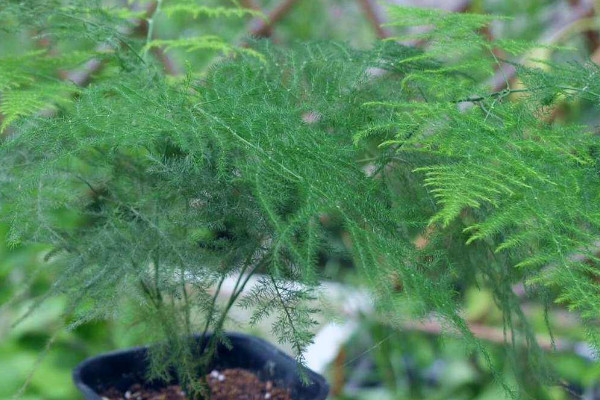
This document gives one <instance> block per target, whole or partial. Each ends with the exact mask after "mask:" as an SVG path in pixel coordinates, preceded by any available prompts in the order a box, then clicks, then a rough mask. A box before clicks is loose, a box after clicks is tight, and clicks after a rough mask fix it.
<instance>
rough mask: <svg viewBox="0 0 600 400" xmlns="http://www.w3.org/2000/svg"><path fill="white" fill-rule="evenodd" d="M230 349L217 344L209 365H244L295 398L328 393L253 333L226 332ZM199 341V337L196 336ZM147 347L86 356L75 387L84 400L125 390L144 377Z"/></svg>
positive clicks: (315, 399) (316, 399) (319, 399)
mask: <svg viewBox="0 0 600 400" xmlns="http://www.w3.org/2000/svg"><path fill="white" fill-rule="evenodd" d="M226 336H227V337H228V338H229V340H230V341H231V344H232V348H231V349H228V348H226V347H225V346H220V347H219V348H218V351H217V356H216V357H215V360H214V362H213V366H212V368H214V369H224V368H243V369H246V370H249V371H251V372H253V373H255V374H256V375H257V376H258V377H259V378H260V379H262V380H263V381H267V380H270V381H273V382H275V383H276V384H277V386H279V387H285V388H288V389H289V390H290V393H291V395H292V398H293V399H294V400H324V399H325V398H326V397H327V394H328V393H329V385H328V384H327V382H326V381H325V379H324V378H323V377H322V376H321V375H319V374H317V373H316V372H313V371H310V370H308V371H306V373H307V377H308V379H309V384H308V385H306V384H304V383H303V382H302V381H301V379H300V375H299V373H298V366H297V364H296V361H295V360H294V359H293V358H291V357H290V356H288V355H287V354H285V353H283V352H282V351H280V350H279V349H277V348H276V347H275V346H273V345H272V344H271V343H269V342H266V341H264V340H262V339H259V338H257V337H254V336H249V335H244V334H241V333H228V334H226ZM195 339H196V340H198V341H199V340H200V338H199V337H196V338H195ZM147 352H148V349H147V348H146V347H138V348H133V349H127V350H122V351H116V352H113V353H107V354H103V355H100V356H97V357H93V358H89V359H87V360H85V361H83V362H82V363H81V364H79V365H78V366H77V367H76V368H75V369H74V370H73V381H74V382H75V386H77V388H78V389H79V390H80V391H81V393H83V397H84V398H85V399H86V400H102V398H101V397H100V395H99V392H101V391H103V390H105V389H108V388H111V387H114V388H116V389H118V390H122V391H125V390H127V389H129V387H130V386H131V385H133V384H135V383H147V384H149V385H150V386H153V387H157V386H160V384H156V383H148V382H146V381H145V379H144V372H145V371H146V366H147Z"/></svg>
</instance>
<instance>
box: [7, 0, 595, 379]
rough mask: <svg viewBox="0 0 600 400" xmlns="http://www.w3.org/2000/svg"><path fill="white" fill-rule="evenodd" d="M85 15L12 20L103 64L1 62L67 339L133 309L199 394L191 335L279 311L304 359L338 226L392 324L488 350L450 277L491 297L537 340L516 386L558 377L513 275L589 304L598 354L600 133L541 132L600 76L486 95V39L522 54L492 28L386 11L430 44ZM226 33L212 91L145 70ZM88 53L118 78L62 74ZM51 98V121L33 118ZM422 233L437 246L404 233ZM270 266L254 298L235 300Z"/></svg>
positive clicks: (162, 370) (24, 213)
mask: <svg viewBox="0 0 600 400" xmlns="http://www.w3.org/2000/svg"><path fill="white" fill-rule="evenodd" d="M49 3H50V2H49ZM80 3H81V4H80ZM85 3H94V2H89V1H82V2H76V3H74V5H73V6H72V7H70V8H68V9H66V10H63V11H60V12H55V11H54V9H52V8H50V7H48V8H44V7H43V6H42V7H41V8H40V9H27V8H23V9H21V8H20V7H21V6H20V4H22V3H15V5H14V7H13V8H11V7H9V8H7V10H8V11H4V12H5V13H6V15H8V16H6V15H5V14H2V13H1V12H0V20H1V19H2V18H9V17H10V18H17V19H19V18H27V16H28V15H29V14H28V13H33V14H32V15H35V16H38V20H39V16H40V15H48V20H46V23H48V24H49V26H51V27H52V28H53V29H55V30H51V31H52V32H54V33H56V38H57V40H60V38H61V35H65V34H68V33H69V32H71V30H76V29H82V32H86V34H88V35H90V37H89V39H90V41H91V42H94V41H95V42H97V43H105V42H108V43H113V44H114V46H113V47H112V50H111V51H110V52H104V53H101V54H99V53H98V51H97V50H94V51H93V52H88V53H85V52H83V53H77V52H72V53H65V54H66V55H64V56H55V55H51V54H48V53H44V52H36V53H31V54H26V55H24V56H19V57H20V58H19V57H13V58H10V59H2V60H0V84H2V87H1V88H0V90H2V104H3V113H4V114H5V116H6V119H5V122H4V128H6V127H8V126H9V124H10V126H11V129H13V131H12V134H11V136H10V137H9V138H8V139H7V140H6V141H5V142H4V143H3V144H2V147H1V148H0V156H1V157H2V160H3V163H2V165H1V166H0V182H2V185H1V186H0V205H1V206H2V209H1V210H0V211H1V212H2V217H3V218H4V219H5V220H8V221H9V222H10V223H11V227H12V230H11V232H12V233H11V240H12V241H13V243H14V244H15V245H18V244H19V243H25V242H42V243H47V244H49V245H50V246H51V250H50V253H49V254H48V257H47V258H48V261H49V262H50V263H51V265H52V266H53V267H54V268H56V269H57V271H59V276H60V278H59V280H58V281H57V282H56V284H55V286H54V287H53V289H52V292H51V293H49V295H58V294H63V295H67V296H68V298H69V299H70V300H71V304H70V308H69V309H68V310H67V313H66V315H65V317H66V320H67V324H68V326H69V327H71V328H72V327H75V326H77V325H79V324H82V323H85V322H87V321H90V320H93V319H96V318H122V317H123V316H122V315H121V311H122V309H123V304H124V303H125V302H128V303H132V304H135V306H136V312H137V313H139V320H141V321H144V324H145V326H146V327H147V328H146V329H147V331H148V332H149V333H150V334H155V335H156V337H155V338H153V339H157V340H159V339H165V341H164V342H163V343H164V345H161V346H156V347H155V348H154V351H153V357H152V358H151V361H152V371H151V372H152V374H153V375H154V376H160V377H166V376H168V372H169V368H170V367H175V369H176V373H177V376H178V378H179V379H180V380H181V381H182V383H183V384H184V385H186V386H187V387H189V388H190V389H191V390H192V389H195V390H197V391H201V387H198V386H197V385H198V380H197V377H198V376H197V367H199V366H206V365H207V363H208V362H209V361H210V356H211V355H212V352H213V351H214V348H215V347H214V346H215V345H216V341H213V342H211V343H209V344H208V345H207V347H206V348H202V349H200V350H206V355H207V356H206V357H203V358H200V359H198V358H197V357H195V356H194V352H195V351H197V350H199V349H194V348H192V347H190V343H189V341H188V340H187V338H188V337H189V335H191V334H192V333H194V332H200V333H202V332H206V331H209V330H210V331H213V332H215V334H216V337H217V340H223V337H222V336H221V333H222V329H223V323H224V322H225V320H226V317H227V313H228V311H229V310H230V308H231V307H232V306H233V305H234V304H236V303H238V302H239V303H241V305H243V306H246V307H249V308H251V309H252V310H254V315H253V318H252V322H257V321H258V320H261V319H262V318H264V317H266V316H269V315H274V316H275V322H274V324H273V331H274V333H275V334H276V335H277V336H278V337H279V338H280V340H282V341H283V342H289V343H290V344H291V346H292V347H293V349H294V351H295V352H296V355H297V357H298V360H299V361H302V352H303V350H304V349H305V348H306V346H307V345H308V344H310V342H311V340H312V329H313V328H314V325H315V321H314V314H315V312H316V310H315V307H314V303H313V301H314V298H315V296H316V289H318V285H319V281H320V279H322V277H321V276H320V273H319V269H318V266H319V255H320V254H321V253H326V252H327V249H328V242H327V237H328V235H330V232H329V231H328V227H327V225H326V223H325V222H323V221H324V219H325V218H324V216H331V217H335V218H336V219H338V220H339V221H340V223H341V224H342V225H343V228H344V229H345V231H347V233H348V235H349V237H350V238H351V240H352V245H351V249H349V250H350V251H351V253H352V256H353V259H354V262H355V264H356V266H357V267H358V268H359V270H360V271H361V273H362V275H363V276H364V278H365V283H366V284H368V285H370V287H371V289H372V290H373V292H374V294H375V295H376V296H377V299H378V300H379V303H378V304H379V305H380V311H381V312H382V313H384V314H385V315H386V316H387V317H388V320H390V321H391V323H398V324H401V323H402V322H403V321H402V320H403V319H404V318H406V317H408V316H417V317H423V316H427V317H431V316H435V317H437V318H440V319H442V320H444V322H445V323H447V324H449V325H450V326H451V327H452V328H454V329H458V330H459V331H460V332H461V333H462V334H463V335H464V336H465V338H466V340H467V342H468V343H469V344H470V345H472V346H473V349H482V347H481V345H480V343H479V342H478V341H477V340H476V339H475V338H474V337H473V336H472V334H471V333H470V331H469V330H468V327H467V324H466V322H465V321H464V320H463V318H462V317H461V315H460V300H461V299H460V296H459V295H458V294H457V293H456V284H457V283H460V284H462V285H465V286H467V285H472V284H478V285H481V286H484V287H488V288H490V289H491V290H492V291H493V293H494V295H495V298H496V301H497V304H498V306H499V307H500V308H501V309H502V311H503V313H504V320H505V326H506V329H507V332H511V333H508V334H507V340H511V339H512V340H513V341H514V343H515V347H516V346H517V345H519V344H520V343H521V341H522V339H525V342H526V347H527V348H528V350H529V358H528V361H529V362H528V363H526V367H524V370H525V373H523V374H518V375H519V378H521V379H522V381H521V382H520V383H521V384H522V385H523V387H522V389H523V390H524V391H527V390H530V389H531V387H532V386H533V385H532V383H531V380H530V379H529V377H530V376H534V377H536V378H539V377H540V376H542V375H544V374H546V373H547V371H546V368H547V365H546V364H545V363H544V360H543V355H542V353H541V352H540V351H539V349H538V347H537V345H536V343H535V338H534V336H533V333H532V329H531V328H530V326H529V323H528V321H527V318H526V317H525V315H524V313H523V311H522V310H521V307H520V304H519V301H520V300H519V298H518V297H517V296H516V294H515V293H514V291H513V288H512V286H513V285H514V284H517V283H520V282H523V283H525V284H526V288H527V289H528V290H530V291H531V292H532V293H541V294H542V295H543V298H544V299H549V300H551V299H557V300H559V301H562V302H565V303H567V304H568V305H569V306H570V307H572V308H575V309H577V310H580V311H581V313H582V315H583V316H584V317H586V318H588V319H589V321H590V327H591V328H590V330H589V336H590V339H591V340H592V342H593V343H594V345H596V348H600V343H599V342H598V341H597V339H596V338H597V334H596V332H595V329H594V328H592V326H593V325H592V323H593V322H595V321H596V320H597V317H598V315H597V314H598V304H600V298H598V296H599V295H600V293H599V291H598V285H597V283H596V279H597V278H596V275H597V271H596V268H595V266H596V262H597V257H596V256H595V255H594V251H595V248H596V247H597V245H598V244H597V240H598V239H597V237H598V226H599V223H600V220H599V218H600V212H599V211H600V210H599V207H600V206H598V205H597V204H598V200H599V199H598V193H600V179H599V176H598V171H599V170H598V165H597V163H598V154H597V151H598V149H597V144H596V139H595V137H594V136H593V135H592V134H591V133H590V132H589V128H586V127H581V126H570V125H553V124H550V123H548V122H545V119H544V118H545V115H546V114H547V113H546V110H547V108H548V107H550V106H551V105H552V104H553V103H554V102H556V101H558V100H561V99H563V98H568V99H572V98H575V97H577V98H582V99H584V100H586V101H590V102H592V103H593V104H594V105H595V106H597V105H598V94H597V93H600V87H598V86H600V83H599V82H600V81H598V79H595V78H594V77H595V76H596V75H597V72H598V68H597V67H596V66H594V65H579V64H573V65H549V68H548V69H547V70H541V69H533V68H526V67H523V66H517V69H518V71H519V76H520V78H521V80H522V82H523V85H524V86H523V88H520V89H513V88H511V87H510V86H507V87H506V88H505V89H504V90H501V91H493V90H492V89H490V87H489V85H488V84H487V83H486V78H487V77H490V76H491V74H492V73H493V71H494V67H495V66H497V65H499V64H500V63H501V61H500V60H498V58H497V56H496V55H494V53H492V50H493V49H494V48H497V47H502V48H506V49H507V50H509V51H514V50H515V49H518V50H524V49H527V48H529V47H530V45H529V44H527V43H517V42H499V43H490V42H487V41H486V40H485V39H484V38H483V37H482V36H481V35H479V34H478V33H477V30H478V29H480V28H482V27H483V26H485V25H486V24H488V23H489V22H490V21H491V20H492V18H491V17H488V16H479V15H468V14H463V15H455V14H447V13H441V12H437V11H415V10H412V9H404V8H394V9H393V10H392V15H393V16H394V17H395V20H396V21H398V22H397V23H392V24H391V25H398V26H406V25H428V26H429V25H433V26H434V27H437V28H434V29H431V30H429V31H427V32H426V33H424V32H419V33H418V34H417V38H418V39H419V40H425V41H427V43H428V46H425V47H424V50H422V51H421V50H416V49H414V48H410V47H404V46H401V45H398V44H396V43H393V42H389V43H382V44H379V45H377V46H375V48H374V49H372V50H369V51H357V50H353V49H350V48H348V47H347V46H344V45H339V44H335V43H320V44H305V45H297V46H295V48H294V49H293V50H292V51H283V50H281V49H278V48H277V47H275V46H273V45H271V44H269V43H267V42H260V43H254V44H253V45H252V47H251V49H242V50H239V51H234V50H232V49H234V48H235V47H233V46H231V45H229V44H225V42H221V41H220V40H219V39H216V38H215V39H212V38H210V37H205V38H203V39H177V40H174V41H171V42H167V41H160V40H154V39H150V40H144V39H141V40H137V41H136V40H132V41H130V40H129V38H125V37H121V34H120V33H119V30H118V29H116V28H117V27H121V26H122V25H121V24H123V23H126V21H124V19H123V18H117V17H115V16H116V15H117V16H118V15H126V17H124V18H130V17H131V16H130V15H129V14H127V13H125V14H123V13H119V12H107V11H106V10H104V9H103V8H101V7H97V8H93V7H91V6H90V5H89V4H87V8H84V7H83V5H84V4H85ZM11 4H12V3H11ZM163 7H164V8H163V10H169V9H170V10H171V11H170V12H172V13H176V12H178V10H183V9H184V8H185V9H186V10H187V8H186V7H191V5H190V3H187V2H184V3H180V4H179V3H177V5H171V6H169V3H168V2H165V4H164V5H163ZM169 7H170V8H169ZM178 7H179V8H178ZM11 10H12V11H11ZM82 10H84V11H82ZM90 10H92V11H90ZM197 10H198V13H208V14H210V15H212V11H207V10H205V9H200V8H198V9H197ZM11 12H12V14H10V13H11ZM187 12H192V13H194V12H193V11H189V10H188V11H187ZM244 12H245V11H231V12H220V11H218V12H217V11H215V15H217V14H218V15H223V14H225V16H231V15H229V14H232V15H234V16H241V15H242V14H243V13H244ZM63 13H64V15H63ZM90 15H93V16H94V19H90ZM63 18H65V19H74V18H77V19H78V20H79V21H80V22H81V25H74V24H68V25H64V24H63ZM115 18H116V19H115ZM74 33H75V32H71V33H69V34H74ZM448 38H449V39H450V40H447V39H448ZM213 40H214V43H222V44H223V46H222V47H219V49H220V50H222V51H223V52H224V53H226V54H227V55H229V56H230V57H229V58H225V59H223V60H221V61H219V62H218V63H216V64H214V65H213V66H212V67H211V68H210V69H209V70H208V71H207V72H206V73H205V74H204V75H203V76H202V77H201V78H199V79H197V78H195V77H194V76H192V75H191V74H187V75H186V76H185V78H184V79H180V80H176V81H174V80H168V81H167V80H166V79H165V77H164V76H163V75H162V74H161V73H160V71H159V69H158V68H157V67H156V66H155V65H154V64H152V62H151V61H149V58H148V57H144V54H145V53H146V51H149V50H150V49H152V48H154V47H157V46H159V47H161V46H167V47H172V48H177V47H182V46H183V47H187V46H188V44H189V45H190V46H191V47H192V48H205V47H209V48H213V47H211V46H212V45H211V43H213ZM202 43H205V44H206V45H203V44H202ZM218 46H221V44H219V45H218ZM78 54H79V56H77V55H78ZM256 54H260V56H259V57H257V56H255V55H256ZM91 56H93V57H103V58H104V59H105V60H106V61H105V62H107V63H110V65H111V69H110V70H109V71H108V72H107V73H106V76H103V77H101V79H99V80H98V81H97V82H94V84H93V85H90V86H89V87H88V88H84V89H76V88H75V86H74V85H72V84H70V83H65V82H64V81H61V80H59V79H57V78H55V77H53V76H52V74H53V71H55V69H56V68H70V67H71V66H73V65H77V64H78V63H81V62H82V61H83V60H85V59H86V57H91ZM50 60H54V61H56V64H53V65H51V63H49V61H50ZM144 60H146V61H144ZM14 65H20V67H19V68H14ZM7 66H8V67H7ZM10 66H13V67H12V68H11V67H10ZM382 70H383V71H385V72H384V73H383V74H381V73H379V72H380V71H382ZM482 82H483V83H482ZM74 92H76V93H77V97H76V98H75V99H74V100H73V101H71V102H66V101H65V100H64V99H65V95H66V94H70V93H74ZM516 92H520V93H519V94H520V95H519V97H516ZM48 101H49V102H53V103H54V104H55V105H56V107H57V109H56V111H55V115H54V116H52V117H50V118H48V117H46V116H43V115H37V116H36V115H35V114H36V113H37V112H38V111H40V110H45V109H46V108H45V106H44V104H46V105H47V102H48ZM5 103H6V104H7V105H6V106H5V105H4V104H5ZM7 110H8V113H7ZM20 117H22V118H20ZM418 235H426V237H427V246H425V247H424V248H415V246H414V245H413V244H412V241H413V240H414V238H415V237H417V236H418ZM575 253H576V254H580V255H584V256H585V260H583V258H582V257H580V256H577V257H574V256H572V254H575ZM255 274H260V278H259V280H258V281H259V284H258V286H257V287H255V288H253V289H252V290H250V291H249V292H248V293H245V294H242V291H243V289H244V288H245V285H246V284H247V282H248V279H249V278H250V277H251V276H253V275H255ZM227 277H234V278H236V279H237V283H236V285H235V289H234V290H233V293H232V295H231V298H230V299H229V301H228V302H227V303H226V304H225V305H219V304H218V303H217V302H216V294H215V287H216V288H217V289H216V292H217V293H218V291H219V290H220V288H221V285H222V283H223V281H224V279H225V278H227ZM211 288H212V289H211ZM41 300H43V299H41ZM482 351H483V350H482ZM516 354H518V352H516V351H515V355H516ZM484 355H485V353H484ZM520 365H521V366H522V364H521V363H519V362H515V366H516V367H518V366H520Z"/></svg>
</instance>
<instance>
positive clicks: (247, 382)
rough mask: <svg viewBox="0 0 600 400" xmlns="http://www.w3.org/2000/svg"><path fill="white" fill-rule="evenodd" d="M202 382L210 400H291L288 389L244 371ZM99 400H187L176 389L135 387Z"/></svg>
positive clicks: (216, 375) (209, 377) (224, 373)
mask: <svg viewBox="0 0 600 400" xmlns="http://www.w3.org/2000/svg"><path fill="white" fill-rule="evenodd" d="M205 379H206V384H207V386H208V388H209V389H210V393H211V396H210V400H292V398H291V397H290V393H289V391H288V390H287V389H282V388H278V387H275V385H274V384H273V382H271V381H266V382H262V381H261V380H260V379H259V378H258V377H257V376H256V375H254V374H253V373H252V372H250V371H246V370H244V369H239V368H234V369H225V370H223V371H216V370H215V371H212V372H211V373H210V374H208V375H206V377H205ZM101 397H102V399H103V400H105V399H106V400H190V399H189V398H188V397H187V396H186V394H185V392H184V391H183V390H182V388H181V387H180V386H178V385H171V386H168V387H165V388H161V389H148V388H144V386H143V385H140V384H135V385H133V386H131V387H130V388H129V390H127V391H126V392H125V393H122V392H121V391H118V390H116V389H110V390H108V391H106V392H104V393H102V395H101Z"/></svg>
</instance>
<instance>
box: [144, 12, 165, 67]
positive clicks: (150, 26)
mask: <svg viewBox="0 0 600 400" xmlns="http://www.w3.org/2000/svg"><path fill="white" fill-rule="evenodd" d="M161 6H162V0H156V7H155V8H154V11H153V12H152V15H151V16H150V18H148V32H147V33H146V46H145V47H144V61H148V60H147V58H148V48H149V45H150V42H151V41H152V35H153V34H154V19H155V18H156V16H157V15H158V13H160V7H161Z"/></svg>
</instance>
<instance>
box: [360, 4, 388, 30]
mask: <svg viewBox="0 0 600 400" xmlns="http://www.w3.org/2000/svg"><path fill="white" fill-rule="evenodd" d="M358 3H359V4H360V6H361V8H362V10H363V12H364V14H365V17H366V18H367V21H369V23H370V24H371V26H372V27H373V30H374V31H375V34H376V35H377V37H378V38H380V39H385V38H388V37H390V36H391V35H390V33H389V32H388V31H387V29H385V28H383V26H382V25H383V24H384V23H385V20H384V19H383V17H382V16H381V12H380V10H379V9H378V7H377V6H376V4H375V3H374V2H373V0H358Z"/></svg>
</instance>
